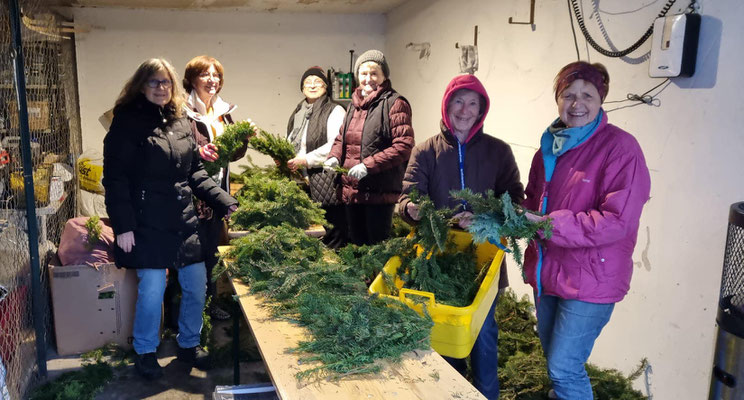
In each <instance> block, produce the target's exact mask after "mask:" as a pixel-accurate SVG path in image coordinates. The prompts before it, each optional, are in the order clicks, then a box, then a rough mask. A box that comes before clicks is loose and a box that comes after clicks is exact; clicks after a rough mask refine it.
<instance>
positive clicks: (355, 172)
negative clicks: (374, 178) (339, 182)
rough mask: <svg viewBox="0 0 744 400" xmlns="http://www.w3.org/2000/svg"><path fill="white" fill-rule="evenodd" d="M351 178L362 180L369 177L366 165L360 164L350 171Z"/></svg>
mask: <svg viewBox="0 0 744 400" xmlns="http://www.w3.org/2000/svg"><path fill="white" fill-rule="evenodd" d="M349 176H350V177H352V178H357V179H362V178H364V177H365V176H367V167H366V166H365V165H364V163H359V164H357V165H355V166H353V167H351V169H350V170H349Z"/></svg>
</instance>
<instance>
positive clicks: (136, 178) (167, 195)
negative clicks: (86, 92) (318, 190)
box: [103, 95, 237, 268]
mask: <svg viewBox="0 0 744 400" xmlns="http://www.w3.org/2000/svg"><path fill="white" fill-rule="evenodd" d="M103 186H104V187H105V189H106V211H107V212H108V214H109V217H110V219H111V225H112V227H113V230H114V234H116V235H119V234H122V233H125V232H129V231H133V232H134V238H135V246H134V247H133V249H132V251H131V252H129V253H124V251H123V250H121V248H120V247H119V246H116V245H115V246H114V259H115V261H116V265H117V266H119V267H126V268H167V267H176V268H180V267H183V266H186V265H190V264H193V263H196V262H200V261H203V260H204V255H203V254H202V246H201V244H200V238H199V234H198V222H197V217H196V213H195V210H194V206H193V203H192V199H191V196H192V194H193V195H195V196H196V197H198V198H200V199H202V200H204V201H206V202H207V204H209V206H210V207H212V208H213V209H215V210H217V211H218V212H219V213H220V214H221V215H224V214H225V213H227V209H228V208H229V207H230V206H232V205H237V201H235V199H233V198H232V197H230V195H228V194H227V193H226V192H225V191H224V190H222V189H220V188H219V187H218V186H217V184H216V183H215V182H214V180H212V179H211V178H210V177H209V175H207V173H206V171H205V170H204V167H203V166H202V163H201V159H200V158H199V156H198V151H197V147H196V144H195V141H194V136H193V133H192V132H191V126H190V124H189V122H188V120H187V119H186V118H175V117H174V116H173V112H172V110H166V109H162V108H160V107H158V106H157V105H155V104H153V103H151V102H150V101H148V100H147V99H146V98H145V97H144V95H142V96H139V97H138V98H137V99H136V100H135V101H133V102H132V103H131V104H127V105H124V106H120V107H117V108H116V109H115V110H114V120H113V121H112V123H111V128H110V130H109V132H108V134H107V135H106V138H105V139H104V141H103Z"/></svg>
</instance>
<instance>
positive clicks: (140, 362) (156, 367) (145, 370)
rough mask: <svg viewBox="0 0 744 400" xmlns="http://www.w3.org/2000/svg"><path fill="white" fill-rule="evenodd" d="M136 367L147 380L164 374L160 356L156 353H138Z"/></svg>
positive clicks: (135, 360) (135, 361) (135, 359)
mask: <svg viewBox="0 0 744 400" xmlns="http://www.w3.org/2000/svg"><path fill="white" fill-rule="evenodd" d="M134 367H135V369H136V370H137V372H138V373H139V374H140V375H141V376H142V377H143V378H145V379H147V380H153V379H158V378H160V377H161V376H163V368H162V367H161V366H160V364H158V357H157V356H156V355H155V353H145V354H137V356H136V357H135V358H134Z"/></svg>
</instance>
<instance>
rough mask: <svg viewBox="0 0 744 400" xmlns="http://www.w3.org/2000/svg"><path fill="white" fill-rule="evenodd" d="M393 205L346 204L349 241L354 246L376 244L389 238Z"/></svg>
mask: <svg viewBox="0 0 744 400" xmlns="http://www.w3.org/2000/svg"><path fill="white" fill-rule="evenodd" d="M394 208H395V205H394V204H348V205H347V206H346V219H347V221H348V224H349V240H350V241H351V243H354V244H356V245H360V246H361V245H365V244H377V243H380V242H382V241H383V240H385V239H387V238H389V237H390V231H391V229H392V226H393V209H394Z"/></svg>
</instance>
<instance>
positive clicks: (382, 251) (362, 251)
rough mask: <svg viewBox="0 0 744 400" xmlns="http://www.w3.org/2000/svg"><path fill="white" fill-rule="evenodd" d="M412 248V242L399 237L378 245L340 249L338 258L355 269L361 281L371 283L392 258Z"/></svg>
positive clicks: (349, 246) (351, 246)
mask: <svg viewBox="0 0 744 400" xmlns="http://www.w3.org/2000/svg"><path fill="white" fill-rule="evenodd" d="M412 248H413V241H412V240H410V239H406V238H403V237H397V238H392V239H388V240H385V241H383V242H381V243H378V244H376V245H365V246H357V245H354V244H350V245H347V246H345V247H343V248H341V249H339V250H338V256H339V258H340V259H341V262H342V263H344V264H345V265H349V266H352V267H353V269H354V271H356V273H357V276H359V278H360V279H362V280H364V281H366V282H368V283H370V282H372V280H373V279H374V278H375V276H377V274H379V273H380V271H382V267H384V266H385V263H387V262H388V260H389V259H390V258H391V257H393V256H395V255H399V254H404V253H406V252H410V251H411V249H412Z"/></svg>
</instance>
